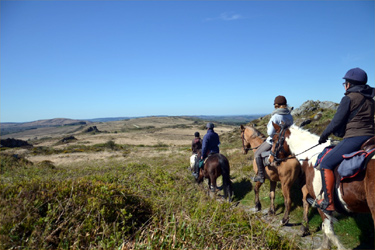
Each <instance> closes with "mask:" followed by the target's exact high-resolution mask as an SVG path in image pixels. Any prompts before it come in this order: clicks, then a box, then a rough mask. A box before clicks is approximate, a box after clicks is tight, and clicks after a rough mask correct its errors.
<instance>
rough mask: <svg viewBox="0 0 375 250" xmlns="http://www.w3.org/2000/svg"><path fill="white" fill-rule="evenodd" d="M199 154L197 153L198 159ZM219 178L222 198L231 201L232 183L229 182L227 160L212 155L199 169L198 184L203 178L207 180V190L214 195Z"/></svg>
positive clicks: (222, 156) (220, 156) (221, 156)
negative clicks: (222, 190) (221, 180)
mask: <svg viewBox="0 0 375 250" xmlns="http://www.w3.org/2000/svg"><path fill="white" fill-rule="evenodd" d="M200 156H201V152H200V151H199V152H198V159H200ZM219 176H222V178H223V189H224V198H225V199H228V200H229V202H231V201H232V181H231V180H230V166H229V161H228V159H227V158H226V157H225V156H224V155H222V154H212V155H209V156H208V157H207V159H206V160H205V163H204V166H203V168H200V169H199V176H198V179H197V182H198V184H199V183H202V182H203V180H204V178H206V179H208V190H209V191H210V190H211V187H212V190H211V191H213V192H214V193H216V189H217V184H216V180H217V178H218V177H219Z"/></svg>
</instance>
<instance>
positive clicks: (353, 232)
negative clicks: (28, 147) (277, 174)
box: [0, 120, 374, 249]
mask: <svg viewBox="0 0 375 250" xmlns="http://www.w3.org/2000/svg"><path fill="white" fill-rule="evenodd" d="M258 123H259V127H260V128H261V129H264V124H263V123H265V121H264V120H260V121H259V122H258ZM261 124H263V125H261ZM148 129H152V128H148ZM220 136H221V137H220V139H221V142H222V144H221V147H220V148H221V152H222V153H223V154H224V155H226V156H227V157H228V159H229V162H230V166H231V179H232V182H233V189H234V197H233V200H234V201H233V203H232V204H229V203H226V202H221V201H217V200H214V199H211V198H209V196H207V192H206V190H205V189H204V188H203V187H205V185H206V184H205V185H203V186H198V185H197V184H196V183H195V182H194V180H193V177H192V176H191V174H190V173H189V172H188V170H187V167H188V164H189V156H190V145H187V146H170V145H166V144H164V143H162V142H159V143H157V145H155V146H145V145H139V146H133V145H118V144H115V143H114V142H113V141H108V142H106V143H103V144H97V145H91V146H88V145H86V146H85V145H74V146H73V145H71V146H67V147H65V148H64V149H57V148H54V147H36V148H34V149H33V150H32V151H30V152H29V154H35V155H52V154H62V153H64V152H66V153H74V152H87V153H92V152H100V151H106V150H113V151H120V152H124V153H123V156H124V157H123V159H119V158H116V159H106V160H100V161H82V162H76V163H72V164H65V165H54V164H53V163H52V162H49V161H43V162H41V163H37V164H33V163H32V162H30V161H28V160H26V159H25V158H23V157H20V156H14V155H7V154H6V152H7V150H3V151H2V152H1V154H0V159H1V176H0V190H1V192H0V195H1V200H0V222H1V223H0V249H7V248H21V249H41V248H42V249H46V248H55V249H70V248H95V249H96V248H102V249H114V248H117V249H121V248H122V247H123V248H124V249H126V248H133V249H174V248H177V249H297V248H298V247H299V246H300V245H299V244H297V241H298V238H293V237H286V236H282V234H280V233H279V232H278V230H277V229H274V228H273V227H271V226H270V225H269V224H268V223H267V222H266V220H264V219H265V218H267V216H263V215H260V214H257V213H256V214H253V213H250V212H248V210H249V209H250V208H252V207H254V192H253V183H252V182H251V181H250V177H251V176H253V175H254V173H253V167H252V159H253V158H252V157H253V155H252V153H249V154H248V155H243V154H242V153H241V152H240V151H239V150H240V149H241V147H242V144H241V139H240V134H239V129H234V130H233V131H231V132H229V133H226V134H224V135H220ZM167 151H168V152H171V153H170V154H169V155H167V154H166V153H165V152H167ZM145 152H152V154H150V155H153V156H152V157H151V156H150V155H148V154H147V153H145ZM133 153H135V154H136V155H138V156H137V157H136V158H129V157H128V155H133ZM219 182H220V178H219ZM205 188H206V187H205ZM260 192H261V193H260V198H261V202H262V208H263V209H268V208H269V205H270V200H269V182H268V181H266V182H265V184H264V185H263V186H262V187H261V190H260ZM301 199H302V194H301V191H300V189H299V186H298V185H297V184H295V185H294V186H293V189H292V211H291V219H290V223H292V224H294V225H295V227H296V228H299V226H300V224H301V223H302V214H303V211H302V201H301ZM238 203H239V205H238ZM237 205H238V206H237ZM275 205H276V217H277V218H278V219H279V220H281V217H282V215H283V212H284V201H283V197H282V194H281V188H280V183H279V184H278V185H277V189H276V204H275ZM309 219H310V221H309V226H310V229H311V232H312V234H321V230H320V224H321V219H320V216H319V214H318V213H317V211H316V209H310V213H309ZM338 219H339V220H338V222H337V223H336V224H335V225H334V227H335V230H336V234H337V235H338V237H339V239H340V240H341V241H342V242H343V244H344V245H345V246H346V247H348V248H373V247H374V228H373V221H372V218H371V216H369V215H355V216H354V217H345V216H340V217H339V218H338ZM302 248H304V246H302Z"/></svg>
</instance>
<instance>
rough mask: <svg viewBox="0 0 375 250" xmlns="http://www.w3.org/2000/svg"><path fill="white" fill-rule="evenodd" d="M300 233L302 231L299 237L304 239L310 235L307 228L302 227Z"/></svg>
mask: <svg viewBox="0 0 375 250" xmlns="http://www.w3.org/2000/svg"><path fill="white" fill-rule="evenodd" d="M301 231H302V233H301V237H305V236H308V235H310V230H309V229H308V228H306V227H304V226H302V228H301Z"/></svg>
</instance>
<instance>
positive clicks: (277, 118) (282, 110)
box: [252, 95, 293, 183]
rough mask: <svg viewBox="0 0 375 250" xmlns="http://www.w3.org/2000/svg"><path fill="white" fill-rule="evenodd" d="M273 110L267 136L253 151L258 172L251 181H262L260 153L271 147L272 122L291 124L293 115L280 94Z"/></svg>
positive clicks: (262, 168)
mask: <svg viewBox="0 0 375 250" xmlns="http://www.w3.org/2000/svg"><path fill="white" fill-rule="evenodd" d="M274 106H275V110H274V111H273V112H272V116H271V119H270V120H269V122H268V124H267V134H268V138H267V139H266V140H265V141H264V142H263V143H262V144H261V145H260V146H259V148H258V149H257V151H255V154H254V158H255V162H256V164H257V167H258V174H257V175H256V176H255V177H253V178H252V181H254V182H257V181H259V182H260V183H263V182H264V171H265V169H264V165H263V159H262V153H263V152H266V151H269V150H271V147H272V137H273V135H274V134H275V132H276V131H275V128H274V127H273V125H272V122H274V123H276V124H278V125H281V124H283V125H285V126H290V125H292V124H293V117H292V115H291V114H290V110H289V109H288V107H287V101H286V98H285V97H284V96H282V95H279V96H276V98H275V101H274Z"/></svg>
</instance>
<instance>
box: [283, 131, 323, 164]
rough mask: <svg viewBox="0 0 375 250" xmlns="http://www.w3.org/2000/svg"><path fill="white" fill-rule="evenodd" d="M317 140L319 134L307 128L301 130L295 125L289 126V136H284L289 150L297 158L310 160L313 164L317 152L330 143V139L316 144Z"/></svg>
mask: <svg viewBox="0 0 375 250" xmlns="http://www.w3.org/2000/svg"><path fill="white" fill-rule="evenodd" d="M318 141H319V136H317V135H314V134H312V133H310V132H309V131H307V130H303V129H301V128H299V127H297V126H295V125H292V126H291V127H290V136H289V138H286V142H287V143H288V145H289V148H290V151H291V152H292V153H293V154H295V155H297V156H298V159H308V160H309V162H312V163H313V164H315V161H316V158H317V157H318V155H319V153H320V152H322V151H323V149H324V148H325V147H327V146H329V145H330V141H328V142H326V143H323V144H320V145H318V146H316V145H317V143H318ZM313 146H316V147H313ZM312 147H313V148H312ZM306 150H307V151H306ZM304 151H306V152H304Z"/></svg>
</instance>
